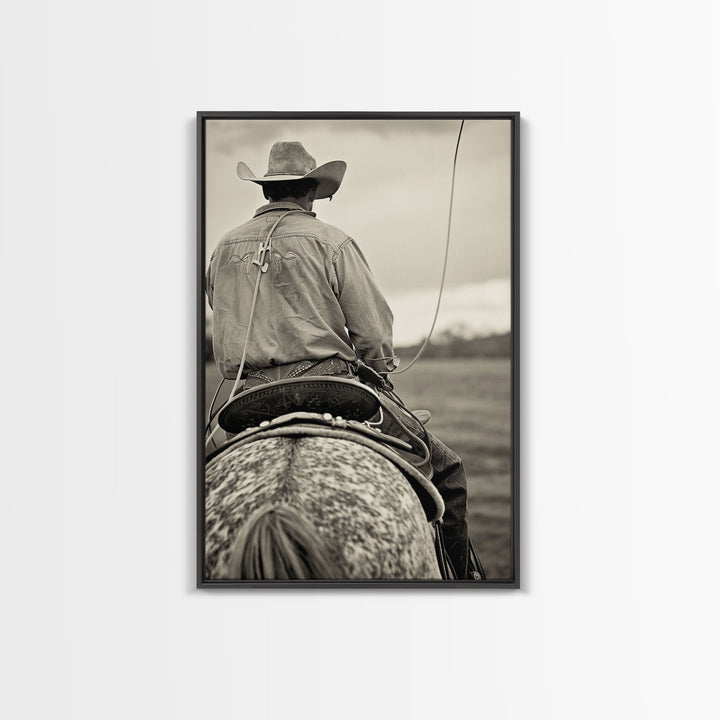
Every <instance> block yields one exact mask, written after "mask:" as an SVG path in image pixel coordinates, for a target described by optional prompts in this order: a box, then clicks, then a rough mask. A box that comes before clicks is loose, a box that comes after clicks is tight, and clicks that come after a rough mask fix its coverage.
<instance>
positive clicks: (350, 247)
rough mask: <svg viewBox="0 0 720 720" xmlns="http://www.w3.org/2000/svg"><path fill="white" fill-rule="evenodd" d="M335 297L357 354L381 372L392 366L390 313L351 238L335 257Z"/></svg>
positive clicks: (390, 368)
mask: <svg viewBox="0 0 720 720" xmlns="http://www.w3.org/2000/svg"><path fill="white" fill-rule="evenodd" d="M335 274H336V277H337V282H338V295H337V297H338V301H339V302H340V307H341V308H342V310H343V313H344V314H345V320H346V327H347V329H348V333H349V334H350V340H351V342H352V344H353V345H354V346H355V351H356V352H357V354H358V357H359V358H360V359H361V360H362V361H363V362H365V363H366V364H367V365H369V366H370V367H372V368H373V369H374V370H376V371H377V372H380V373H387V372H391V371H392V370H394V369H395V368H396V367H397V365H396V363H395V360H394V357H393V356H394V353H393V341H392V324H393V315H392V311H391V310H390V307H389V306H388V304H387V301H386V300H385V298H384V296H383V294H382V293H381V292H380V289H379V288H378V286H377V283H376V282H375V278H374V277H373V274H372V272H371V271H370V267H369V265H368V264H367V261H366V260H365V257H364V256H363V254H362V252H361V250H360V248H359V247H358V246H357V244H356V243H355V241H354V240H353V239H352V238H348V240H347V242H346V243H345V244H344V245H343V246H342V248H341V249H340V251H339V252H338V256H337V258H336V260H335Z"/></svg>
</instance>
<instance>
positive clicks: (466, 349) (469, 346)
mask: <svg viewBox="0 0 720 720" xmlns="http://www.w3.org/2000/svg"><path fill="white" fill-rule="evenodd" d="M421 345H422V343H416V344H415V345H406V346H404V347H396V348H395V353H396V355H397V356H398V357H399V358H401V359H402V360H410V359H411V358H413V357H415V354H416V353H417V351H418V350H419V349H420V346H421ZM511 355H512V336H511V335H510V333H502V334H499V335H487V336H485V337H468V331H467V328H464V327H456V328H455V329H450V330H445V331H443V332H439V333H437V334H435V335H433V339H432V340H431V341H430V342H429V343H428V346H427V347H426V348H425V350H424V351H423V354H422V356H423V357H424V358H472V357H488V358H509V357H511ZM212 359H213V352H212V330H211V327H210V322H207V323H206V327H205V360H207V361H210V360H212Z"/></svg>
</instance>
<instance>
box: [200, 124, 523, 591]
mask: <svg viewBox="0 0 720 720" xmlns="http://www.w3.org/2000/svg"><path fill="white" fill-rule="evenodd" d="M519 122H520V118H519V114H518V113H515V112H506V113H502V112H497V113H386V114H381V113H354V114H352V113H346V114H340V113H322V114H321V113H316V114H312V113H296V114H292V113H266V114H262V113H230V112H199V113H198V120H197V123H198V126H197V138H198V261H197V262H198V268H197V271H198V275H197V276H198V446H199V451H198V498H197V509H198V517H197V535H198V565H197V568H198V570H197V572H198V586H199V587H228V586H231V587H242V586H279V587H287V586H291V587H292V586H318V585H320V586H326V585H349V586H358V585H359V586H375V585H377V586H388V587H393V586H411V587H412V586H418V587H427V586H443V587H505V588H513V587H518V585H519V577H518V570H519V569H518V564H519V558H518V534H519V527H518V522H519V521H518V507H519V500H518V486H519V478H518V473H519V467H518V452H517V451H518V447H517V437H518V410H519V394H518V393H519V388H518V382H517V368H518V349H519V346H518V315H517V311H518V302H517V298H518V293H519V287H518V278H519V270H518V257H517V252H518V232H519V227H518V220H519V217H518V216H519V212H518V202H519V200H518V188H519V177H518V175H519Z"/></svg>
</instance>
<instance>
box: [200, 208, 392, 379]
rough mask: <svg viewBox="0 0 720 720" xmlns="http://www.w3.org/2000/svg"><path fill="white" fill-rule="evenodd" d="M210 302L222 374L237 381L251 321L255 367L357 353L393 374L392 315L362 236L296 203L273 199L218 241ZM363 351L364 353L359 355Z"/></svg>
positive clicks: (250, 354)
mask: <svg viewBox="0 0 720 720" xmlns="http://www.w3.org/2000/svg"><path fill="white" fill-rule="evenodd" d="M279 218H281V219H280V223H279V224H278V225H277V227H275V230H274V231H273V233H272V241H271V248H272V249H271V251H270V252H269V253H268V254H267V255H266V256H265V260H266V261H267V263H268V266H267V272H266V273H263V274H262V277H261V278H260V281H259V285H258V290H257V292H258V296H257V303H256V309H255V312H254V313H253V317H252V318H250V309H251V305H252V298H253V293H254V291H255V285H256V282H257V277H258V272H261V268H260V266H259V265H258V264H257V261H258V257H259V255H258V249H259V248H260V246H261V244H263V243H265V242H266V240H267V236H268V233H269V232H270V230H271V229H272V228H273V226H274V225H275V223H276V221H277V220H278V219H279ZM207 280H208V282H207V290H208V298H209V300H210V304H211V306H212V307H213V311H214V312H213V323H214V327H213V350H214V353H215V358H216V361H217V363H218V366H219V367H220V370H221V372H222V374H223V375H224V376H225V377H228V378H233V377H235V376H236V374H237V368H238V366H239V365H240V360H241V357H242V354H243V349H244V344H245V337H246V335H247V326H248V322H250V323H251V331H250V336H249V341H248V347H247V357H246V367H247V368H248V369H249V370H252V369H262V368H266V367H272V366H275V365H285V364H289V363H294V362H298V361H301V360H315V359H317V360H322V359H325V358H330V357H337V358H341V359H343V360H347V361H349V362H352V361H354V360H356V358H357V357H358V356H359V357H360V358H362V359H364V360H367V361H368V362H369V364H372V365H374V366H376V367H377V368H378V369H379V370H382V371H384V372H387V370H388V369H391V368H388V365H387V362H386V361H377V360H375V361H373V359H374V358H380V357H391V356H392V354H393V352H392V313H391V312H390V309H389V307H388V306H387V303H386V302H385V299H384V298H383V296H382V294H381V293H380V291H379V290H378V288H377V286H376V284H375V281H374V279H373V278H372V274H371V273H370V270H369V268H368V265H367V263H366V261H365V259H364V257H363V255H362V253H361V252H360V250H359V248H358V247H357V245H356V244H355V242H354V241H353V240H352V238H350V237H349V236H348V235H347V234H345V233H343V232H342V231H341V230H338V229H337V228H335V227H333V226H331V225H328V224H326V223H323V222H321V221H320V220H318V219H317V218H316V217H315V215H314V213H311V212H308V211H305V210H303V209H302V208H301V207H299V206H298V205H296V204H294V203H291V202H275V203H270V204H268V205H265V206H263V207H262V208H260V209H259V210H258V211H257V212H256V214H255V216H254V217H253V218H252V219H251V220H250V221H248V222H247V223H244V224H243V225H241V226H239V227H238V228H235V229H234V230H232V231H231V232H229V233H228V234H227V235H225V236H224V237H223V238H222V240H221V241H220V243H219V245H218V247H217V248H216V250H215V252H214V253H213V256H212V259H211V262H210V268H209V270H208V278H207ZM356 351H357V352H356Z"/></svg>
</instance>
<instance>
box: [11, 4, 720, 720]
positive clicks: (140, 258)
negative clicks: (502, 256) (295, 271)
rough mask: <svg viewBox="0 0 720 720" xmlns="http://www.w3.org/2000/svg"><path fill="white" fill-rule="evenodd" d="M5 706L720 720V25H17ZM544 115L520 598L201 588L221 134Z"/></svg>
mask: <svg viewBox="0 0 720 720" xmlns="http://www.w3.org/2000/svg"><path fill="white" fill-rule="evenodd" d="M0 28H1V29H0V48H1V52H2V58H1V59H2V63H1V64H0V74H1V78H2V79H1V81H0V82H1V88H2V96H1V104H0V113H1V115H0V118H1V119H0V143H1V152H0V183H1V185H0V187H1V195H0V202H1V205H0V223H1V225H0V227H1V232H2V255H1V257H2V261H1V262H0V271H1V272H2V284H1V285H0V292H2V303H1V304H0V312H2V337H3V339H4V350H3V352H2V354H1V355H2V357H1V360H0V362H1V363H2V368H0V383H2V386H1V395H0V407H1V408H2V410H1V413H2V430H3V432H2V445H3V446H2V454H1V455H0V457H1V458H2V459H1V460H0V468H1V474H2V485H1V487H2V499H1V501H0V507H1V508H2V522H1V523H0V528H1V529H0V538H1V540H0V543H1V545H0V553H1V557H2V572H1V573H0V586H1V595H0V604H1V608H0V611H1V612H0V617H1V618H2V620H1V621H0V628H1V633H2V634H1V635H0V648H2V650H0V658H1V659H2V667H0V688H1V689H0V698H1V699H0V713H1V714H2V715H3V717H7V718H119V717H127V718H133V719H135V718H158V717H173V718H186V717H187V718H190V717H237V716H242V717H247V718H256V717H260V718H266V717H267V718H286V717H322V718H335V717H343V718H383V717H391V718H397V717H428V718H429V717H447V716H453V717H454V716H458V717H467V716H470V717H476V716H477V717H488V718H533V719H534V718H553V720H557V719H558V718H572V719H576V718H613V719H615V718H638V717H647V718H677V717H687V718H705V717H712V716H717V715H716V714H717V713H718V710H719V708H718V700H717V693H716V691H715V690H713V689H712V688H711V683H712V682H713V681H715V680H716V679H717V670H718V668H717V647H718V643H719V642H720V624H719V622H718V615H717V612H716V610H717V607H718V604H719V600H720V598H719V597H718V596H719V583H718V579H717V570H716V567H715V565H716V563H715V562H714V560H715V551H716V548H717V545H718V539H719V538H718V530H717V527H718V524H717V519H716V516H717V511H718V500H719V499H720V492H719V489H718V488H719V484H718V480H719V477H718V475H719V473H718V463H717V453H716V450H715V446H716V445H717V435H718V419H717V408H718V404H719V401H720V383H719V381H718V374H717V365H718V351H719V350H720V345H719V343H718V335H717V329H718V325H717V318H716V312H717V308H718V300H719V299H720V298H719V294H720V293H719V277H720V259H719V255H718V207H719V206H720V204H719V203H718V200H719V199H720V198H719V194H720V193H719V188H720V185H719V181H718V166H719V165H718V144H719V139H720V136H719V128H720V123H719V122H718V120H719V118H718V100H719V99H720V98H719V91H718V88H719V87H720V83H718V72H717V70H718V65H719V63H718V59H719V58H718V42H717V38H718V37H719V36H720V21H719V12H718V5H717V3H714V2H712V0H708V1H707V2H701V1H700V0H685V2H682V3H680V2H660V1H657V0H655V1H653V2H651V1H649V0H648V1H647V2H641V1H639V0H605V2H602V3H592V4H591V3H585V2H578V1H577V0H575V1H572V0H567V1H563V0H545V1H544V2H531V1H520V0H517V1H516V2H511V1H509V0H506V1H505V2H494V3H491V4H489V3H486V2H473V3H471V2H468V3H461V2H453V1H452V0H448V1H447V2H444V3H441V4H439V3H435V2H432V3H431V2H422V1H421V0H417V1H416V2H412V3H409V2H408V3H391V2H376V1H374V0H366V1H365V2H364V3H340V2H337V1H335V2H330V1H329V0H318V1H316V2H313V3H300V2H298V3H289V2H285V1H283V2H277V1H276V2H273V3H270V2H268V3H263V2H259V1H258V2H255V3H252V4H251V3H247V2H238V0H235V2H221V1H219V0H208V1H206V2H204V3H200V2H197V3H190V2H177V1H176V2H170V1H169V0H168V1H165V2H163V1H161V0H142V2H140V1H138V0H122V2H120V1H117V2H116V1H110V0H105V1H104V2H103V1H102V0H66V2H63V3H53V2H49V1H48V0H38V2H35V3H9V2H7V3H3V5H2V10H1V11H0ZM198 109H203V110H220V109H223V110H245V109H260V110H271V109H272V110H520V111H521V112H522V113H523V118H524V123H523V128H522V133H523V135H522V149H523V180H522V188H523V208H522V209H523V213H522V214H523V218H522V248H523V263H522V268H523V282H522V311H523V330H522V343H523V358H522V390H523V418H522V437H523V442H522V465H523V473H522V486H523V489H522V510H523V521H522V533H523V547H522V551H523V569H524V572H523V580H522V583H523V589H522V591H516V592H462V593H460V592H454V593H450V592H398V591H395V592H369V591H365V592H346V591H332V592H327V591H326V592H252V593H251V592H199V591H197V590H194V589H193V585H194V580H193V573H194V568H193V557H194V532H193V522H194V520H193V512H194V475H193V472H194V468H193V452H192V440H193V414H192V413H193V402H194V395H193V387H194V368H193V365H192V348H193V325H192V321H191V318H192V316H193V313H194V292H193V268H194V259H195V256H194V242H195V236H194V222H195V211H194V187H195V176H194V172H195V161H194V152H195V145H194V113H195V111H196V110H198Z"/></svg>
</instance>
